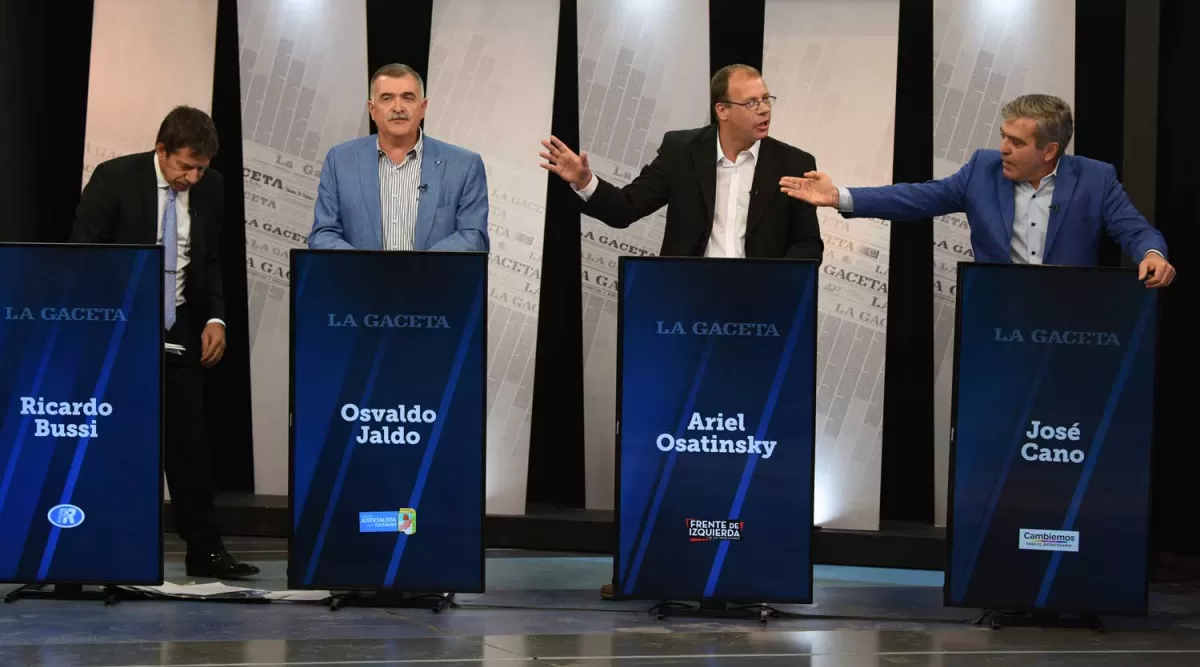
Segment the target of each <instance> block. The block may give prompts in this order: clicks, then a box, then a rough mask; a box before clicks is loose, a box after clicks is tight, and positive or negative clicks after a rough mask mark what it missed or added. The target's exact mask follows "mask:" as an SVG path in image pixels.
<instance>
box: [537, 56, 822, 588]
mask: <svg viewBox="0 0 1200 667" xmlns="http://www.w3.org/2000/svg"><path fill="white" fill-rule="evenodd" d="M709 96H710V101H711V103H712V106H713V109H714V110H715V112H716V116H717V124H716V126H715V127H714V126H712V125H709V126H707V127H702V128H697V129H693V130H677V131H674V132H667V133H666V134H665V135H664V136H663V140H662V144H661V145H660V146H659V148H658V155H657V156H655V158H654V160H653V161H651V162H650V164H648V165H646V166H645V167H643V168H642V171H641V173H640V174H638V176H637V178H635V179H633V181H632V182H631V183H630V184H629V185H626V186H625V187H623V188H618V187H616V186H614V185H612V184H610V183H608V182H606V181H604V180H603V179H601V178H599V177H598V176H596V175H595V174H593V173H592V170H591V167H590V166H589V165H588V156H587V152H586V151H585V152H583V153H582V154H579V155H576V154H575V152H574V151H572V150H571V149H570V148H568V147H567V146H566V145H565V144H563V143H562V142H561V141H559V140H558V138H557V137H550V140H549V141H543V142H542V146H544V147H545V148H546V151H545V152H542V153H539V155H540V156H541V157H542V159H544V160H546V162H545V163H543V164H542V165H541V166H542V168H543V169H546V170H547V171H550V172H553V173H555V174H557V175H558V177H559V178H561V179H563V180H564V181H566V182H567V183H569V184H570V185H571V187H572V188H574V189H575V191H576V193H577V194H578V195H579V196H580V197H581V198H582V199H583V200H584V202H585V203H584V205H583V212H584V213H585V214H587V215H589V216H591V217H593V218H596V219H597V220H599V221H601V222H603V223H604V224H606V225H609V226H610V227H618V228H625V227H628V226H629V225H631V224H633V223H634V222H636V221H638V220H641V219H642V218H644V217H646V216H648V215H650V214H652V213H654V212H655V211H657V210H658V209H660V208H662V207H663V206H666V207H667V227H666V229H665V230H663V242H662V248H661V250H660V251H659V255H660V256H675V257H753V258H791V259H814V260H817V261H820V260H821V258H822V255H823V253H824V251H825V244H824V242H823V241H822V240H821V228H820V225H819V224H818V222H817V210H816V208H815V207H813V206H810V205H801V206H794V205H793V204H792V202H795V201H798V200H796V199H792V198H791V197H787V196H786V195H784V196H780V195H781V194H782V193H781V192H780V191H779V187H778V182H779V177H780V176H784V175H787V174H789V173H794V172H791V170H792V169H795V168H798V167H801V166H803V165H809V166H812V165H815V164H816V163H817V161H816V160H815V159H814V158H813V156H812V155H810V154H808V153H806V152H804V151H802V150H800V149H799V148H795V147H794V146H789V145H787V144H785V143H783V142H781V141H776V140H775V139H772V138H771V137H769V136H767V133H768V131H769V130H770V129H771V107H772V105H773V103H774V102H775V97H774V96H772V95H771V94H770V92H769V91H768V90H767V85H766V83H765V82H764V81H763V78H762V74H760V73H759V71H758V70H757V69H755V68H753V67H750V66H749V65H729V66H727V67H723V68H721V69H720V70H718V71H717V73H716V74H714V75H713V78H712V81H711V82H710V85H709ZM789 200H791V201H789ZM802 204H803V203H802ZM600 594H601V596H602V597H605V598H609V597H612V585H611V584H605V585H604V586H603V587H602V588H601V590H600Z"/></svg>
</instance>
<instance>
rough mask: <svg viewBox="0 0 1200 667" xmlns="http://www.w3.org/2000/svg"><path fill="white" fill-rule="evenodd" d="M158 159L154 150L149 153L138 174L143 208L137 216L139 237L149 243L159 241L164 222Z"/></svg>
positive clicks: (140, 199)
mask: <svg viewBox="0 0 1200 667" xmlns="http://www.w3.org/2000/svg"><path fill="white" fill-rule="evenodd" d="M157 159H158V154H157V153H155V152H154V151H150V152H149V153H147V154H146V160H145V163H144V164H143V165H142V166H141V167H140V168H139V171H140V172H141V173H140V174H139V176H138V182H139V186H138V195H139V196H138V200H139V202H140V204H139V205H140V206H141V208H142V210H141V214H140V215H138V218H137V219H138V227H137V237H138V242H140V243H144V244H147V245H154V244H155V243H158V227H159V225H160V224H162V221H161V220H159V219H158V172H157V171H156V170H155V169H154V161H155V160H157Z"/></svg>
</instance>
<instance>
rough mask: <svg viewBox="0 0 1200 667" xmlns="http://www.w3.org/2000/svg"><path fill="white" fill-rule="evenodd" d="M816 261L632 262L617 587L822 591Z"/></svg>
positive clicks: (623, 281)
mask: <svg viewBox="0 0 1200 667" xmlns="http://www.w3.org/2000/svg"><path fill="white" fill-rule="evenodd" d="M817 268H818V263H817V262H813V261H802V260H750V259H703V258H663V257H621V258H620V264H619V278H618V281H619V298H620V302H619V314H618V324H617V326H618V336H619V341H618V362H617V363H618V371H617V372H618V377H617V435H616V437H617V440H616V453H617V461H616V494H615V497H616V515H617V521H618V542H619V545H618V551H617V555H616V558H615V559H614V562H613V566H614V573H613V574H614V577H613V581H614V587H613V594H614V597H616V598H619V599H641V600H653V601H659V602H660V606H659V612H660V615H662V614H663V613H664V612H665V611H668V610H677V611H685V609H679V607H686V603H692V602H697V603H699V605H700V610H701V611H705V610H714V611H720V610H723V609H725V608H726V605H728V604H737V603H741V604H748V605H755V604H765V603H811V602H812V531H813V527H812V526H813V477H814V453H815V447H814V431H815V414H816V411H815V407H816V406H815V391H814V388H815V387H814V383H815V365H816V327H817V317H816V316H817V308H816V306H817Z"/></svg>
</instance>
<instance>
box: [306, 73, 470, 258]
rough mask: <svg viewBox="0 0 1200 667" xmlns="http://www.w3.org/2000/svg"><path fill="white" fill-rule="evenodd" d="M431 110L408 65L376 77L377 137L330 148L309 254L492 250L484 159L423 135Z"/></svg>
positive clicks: (372, 104)
mask: <svg viewBox="0 0 1200 667" xmlns="http://www.w3.org/2000/svg"><path fill="white" fill-rule="evenodd" d="M428 104H429V100H427V99H425V83H424V81H422V80H421V75H419V74H417V72H416V71H415V70H413V69H412V68H410V67H408V66H407V65H401V64H392V65H385V66H383V67H381V68H379V69H378V70H377V71H376V72H375V74H374V75H372V77H371V83H370V93H369V99H368V100H367V110H368V112H370V114H371V118H372V119H373V120H374V121H375V125H376V127H378V128H379V133H378V134H375V135H371V136H367V137H362V138H359V139H352V140H350V141H347V142H345V143H342V144H338V145H337V146H334V147H333V148H331V149H329V153H328V154H327V155H326V156H325V163H324V165H323V166H322V167H321V182H320V185H319V187H318V190H317V204H316V207H315V209H314V211H313V228H312V232H311V233H310V234H309V236H308V247H310V248H320V249H358V250H434V251H458V252H472V251H474V252H487V251H488V249H489V247H490V245H489V240H488V188H487V175H486V174H485V172H484V168H483V159H482V158H481V157H480V156H479V155H478V154H477V153H473V152H471V151H469V150H466V149H464V148H460V147H458V146H454V145H451V144H448V143H445V142H442V141H438V140H436V139H434V138H432V137H429V136H425V134H424V132H422V130H421V120H422V119H424V118H425V109H426V107H427V106H428Z"/></svg>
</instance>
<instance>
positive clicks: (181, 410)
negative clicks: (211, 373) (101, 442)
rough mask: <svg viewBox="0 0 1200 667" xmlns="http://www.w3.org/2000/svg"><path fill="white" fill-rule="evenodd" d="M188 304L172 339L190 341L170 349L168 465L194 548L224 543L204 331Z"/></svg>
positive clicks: (176, 507)
mask: <svg viewBox="0 0 1200 667" xmlns="http://www.w3.org/2000/svg"><path fill="white" fill-rule="evenodd" d="M203 329H204V323H203V322H196V321H195V320H194V319H193V317H192V312H191V309H190V308H189V307H188V306H187V304H184V305H183V306H180V307H179V308H178V309H177V310H176V316H175V325H174V326H173V327H171V329H170V330H168V331H167V342H169V343H175V344H177V345H182V346H184V347H185V348H186V349H187V351H186V352H185V353H184V354H183V355H182V356H181V355H176V354H173V353H170V352H168V353H166V378H165V384H166V387H165V395H164V397H163V401H164V403H165V406H164V407H165V412H166V429H165V430H166V446H165V452H164V456H163V458H164V461H163V463H164V467H165V468H166V473H167V488H168V489H169V490H170V492H171V507H172V509H173V511H174V514H175V525H176V528H177V529H178V531H179V536H180V537H181V538H183V540H184V541H185V542H187V546H188V551H199V552H210V551H219V550H221V549H223V548H224V547H223V546H222V542H221V535H220V533H219V532H218V531H217V524H216V519H215V517H214V516H213V514H214V512H213V481H212V452H211V451H210V450H209V446H208V441H207V439H206V438H205V436H204V369H203V367H202V366H201V365H200V332H201V331H202V330H203Z"/></svg>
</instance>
